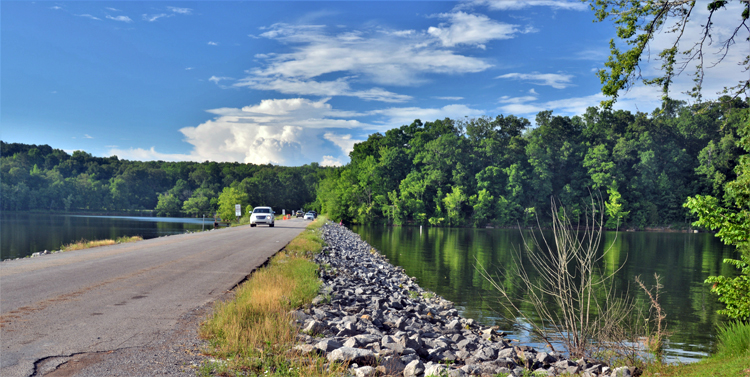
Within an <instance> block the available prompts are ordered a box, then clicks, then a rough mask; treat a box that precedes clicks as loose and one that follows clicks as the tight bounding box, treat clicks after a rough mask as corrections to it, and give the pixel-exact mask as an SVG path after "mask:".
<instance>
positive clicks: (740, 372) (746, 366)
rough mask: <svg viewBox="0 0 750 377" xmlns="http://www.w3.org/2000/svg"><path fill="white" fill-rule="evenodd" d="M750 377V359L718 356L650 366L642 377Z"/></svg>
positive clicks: (746, 357)
mask: <svg viewBox="0 0 750 377" xmlns="http://www.w3.org/2000/svg"><path fill="white" fill-rule="evenodd" d="M656 376H659V377H706V376H711V377H750V357H748V356H747V355H745V356H722V355H716V356H711V357H709V358H706V359H704V360H701V361H699V362H697V363H691V364H679V365H649V366H647V367H646V368H645V370H644V373H643V375H642V377H656Z"/></svg>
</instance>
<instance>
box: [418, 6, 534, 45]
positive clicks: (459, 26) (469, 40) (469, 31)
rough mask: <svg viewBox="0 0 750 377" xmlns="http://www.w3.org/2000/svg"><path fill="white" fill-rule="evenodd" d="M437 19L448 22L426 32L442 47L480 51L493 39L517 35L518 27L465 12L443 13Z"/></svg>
mask: <svg viewBox="0 0 750 377" xmlns="http://www.w3.org/2000/svg"><path fill="white" fill-rule="evenodd" d="M437 17H439V18H441V19H445V20H448V21H449V22H447V23H443V24H440V25H439V26H438V27H434V26H433V27H430V28H429V29H427V32H428V33H429V34H430V35H432V36H434V37H436V38H438V39H439V40H440V41H441V43H442V45H443V46H446V47H453V46H455V45H459V44H464V45H473V46H477V47H479V48H481V49H484V48H485V45H484V44H485V43H487V42H489V41H491V40H495V39H511V38H514V37H515V36H516V34H518V33H519V29H518V25H512V24H506V23H503V22H498V21H495V20H492V19H490V18H489V17H487V16H485V15H483V14H468V13H465V12H454V13H443V14H440V15H438V16H437Z"/></svg>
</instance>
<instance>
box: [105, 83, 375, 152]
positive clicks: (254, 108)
mask: <svg viewBox="0 0 750 377" xmlns="http://www.w3.org/2000/svg"><path fill="white" fill-rule="evenodd" d="M327 102H328V99H323V100H320V101H311V100H308V99H304V98H292V99H273V100H263V101H261V102H260V103H257V104H255V105H250V106H245V107H243V108H219V109H212V110H209V113H211V114H214V115H215V117H214V118H213V119H211V120H209V121H206V122H204V123H202V124H200V125H198V126H195V127H184V128H182V129H180V132H181V133H182V134H183V135H184V137H185V139H184V140H185V141H186V142H187V143H189V144H190V145H191V146H192V150H191V152H190V153H189V154H175V155H170V154H164V153H159V152H157V151H156V150H155V149H154V148H151V149H142V148H131V149H113V150H112V151H110V154H116V155H117V156H119V157H122V158H129V159H138V160H149V159H151V160H153V159H160V160H170V161H176V160H185V161H205V160H211V161H238V162H245V163H255V164H266V163H272V164H281V165H302V164H305V163H308V162H309V161H323V160H325V161H327V163H328V164H331V165H332V164H336V163H339V164H340V163H342V161H345V160H346V159H347V158H348V157H347V154H346V153H344V152H345V151H346V150H350V149H351V148H352V146H353V145H354V143H355V142H357V140H356V139H355V138H354V137H353V136H352V132H351V131H345V130H356V131H359V130H361V129H362V128H372V126H370V125H368V124H366V123H362V122H359V121H357V120H353V119H347V118H348V117H349V116H351V115H353V114H352V113H351V112H346V111H339V110H336V109H334V108H333V107H332V106H331V105H330V104H328V103H327ZM342 133H343V135H339V134H342ZM332 143H333V145H331V144H332ZM347 153H348V152H347ZM324 156H327V157H326V158H324Z"/></svg>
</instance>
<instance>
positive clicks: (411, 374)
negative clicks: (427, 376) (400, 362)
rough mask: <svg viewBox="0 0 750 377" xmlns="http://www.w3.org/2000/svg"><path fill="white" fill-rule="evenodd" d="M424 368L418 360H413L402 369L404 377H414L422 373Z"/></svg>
mask: <svg viewBox="0 0 750 377" xmlns="http://www.w3.org/2000/svg"><path fill="white" fill-rule="evenodd" d="M424 371H425V367H424V364H422V362H421V361H419V360H414V361H412V362H410V363H408V364H406V367H404V377H415V376H418V375H420V374H422V373H424Z"/></svg>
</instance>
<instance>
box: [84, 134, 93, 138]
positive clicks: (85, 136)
mask: <svg viewBox="0 0 750 377" xmlns="http://www.w3.org/2000/svg"><path fill="white" fill-rule="evenodd" d="M83 137H84V138H86V139H93V137H91V136H89V134H83Z"/></svg>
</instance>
